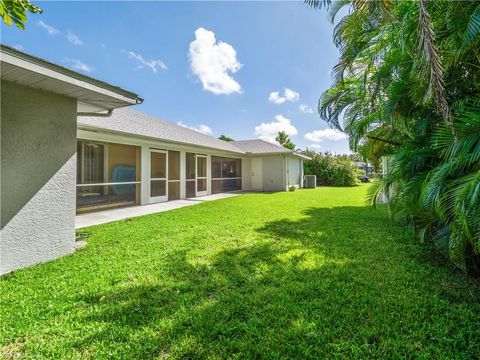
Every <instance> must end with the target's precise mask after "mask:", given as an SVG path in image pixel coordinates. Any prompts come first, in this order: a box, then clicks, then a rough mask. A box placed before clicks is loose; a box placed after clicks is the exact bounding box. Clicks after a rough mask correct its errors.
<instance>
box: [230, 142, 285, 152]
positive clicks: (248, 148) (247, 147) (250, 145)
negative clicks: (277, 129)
mask: <svg viewBox="0 0 480 360" xmlns="http://www.w3.org/2000/svg"><path fill="white" fill-rule="evenodd" d="M232 144H233V145H235V146H236V147H237V148H239V149H240V150H242V151H244V152H246V153H251V154H291V153H293V151H292V150H289V149H286V148H284V147H282V146H280V145H275V144H272V143H269V142H268V141H265V140H261V139H255V140H241V141H233V142H232Z"/></svg>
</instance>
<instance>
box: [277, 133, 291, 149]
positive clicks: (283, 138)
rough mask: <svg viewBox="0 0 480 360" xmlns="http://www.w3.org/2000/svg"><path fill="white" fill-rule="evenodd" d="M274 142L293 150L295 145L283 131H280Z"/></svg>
mask: <svg viewBox="0 0 480 360" xmlns="http://www.w3.org/2000/svg"><path fill="white" fill-rule="evenodd" d="M275 141H276V142H278V143H279V144H280V145H282V146H283V147H284V148H287V149H290V150H295V144H294V143H293V142H292V140H290V138H289V137H288V135H287V134H286V133H285V131H280V132H279V133H278V135H277V137H276V138H275Z"/></svg>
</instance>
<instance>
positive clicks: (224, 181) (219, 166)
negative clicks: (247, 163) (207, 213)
mask: <svg viewBox="0 0 480 360" xmlns="http://www.w3.org/2000/svg"><path fill="white" fill-rule="evenodd" d="M241 189H242V161H241V160H240V159H231V158H224V157H214V156H212V193H213V194H216V193H220V192H225V191H235V190H241Z"/></svg>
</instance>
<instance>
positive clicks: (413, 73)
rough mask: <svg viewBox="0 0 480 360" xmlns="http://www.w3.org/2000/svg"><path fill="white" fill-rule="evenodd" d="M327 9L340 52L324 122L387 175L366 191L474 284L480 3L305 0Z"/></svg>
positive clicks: (478, 262)
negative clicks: (384, 199)
mask: <svg viewBox="0 0 480 360" xmlns="http://www.w3.org/2000/svg"><path fill="white" fill-rule="evenodd" d="M306 2H307V3H308V4H309V5H311V6H313V7H317V8H318V7H328V8H329V10H330V15H331V17H332V19H334V18H335V16H336V14H337V13H338V10H339V9H340V8H341V7H342V6H349V7H350V11H349V12H348V14H347V15H346V16H345V17H343V18H342V19H341V21H339V22H338V23H337V25H336V27H335V30H334V35H333V38H334V42H335V44H336V45H337V46H338V48H339V49H340V57H339V60H338V63H337V64H336V65H335V67H334V68H333V71H332V72H333V79H334V82H333V84H332V86H331V87H330V89H328V90H327V91H325V92H324V93H323V94H322V96H321V98H320V100H319V113H320V116H321V117H322V118H323V119H324V120H326V121H327V122H328V123H329V124H330V125H331V126H332V127H334V128H338V129H341V130H342V131H345V132H347V133H348V134H349V141H350V147H351V148H352V150H354V151H359V152H361V153H362V155H363V156H365V157H366V158H368V159H370V160H371V161H373V160H378V159H379V158H380V157H381V156H385V155H386V156H388V157H389V159H390V160H389V170H388V174H387V175H386V176H385V178H384V179H383V181H379V182H377V183H376V184H375V185H374V187H373V188H372V189H371V192H370V200H371V201H372V202H373V203H374V202H375V201H376V199H377V198H378V195H379V194H381V193H382V192H385V193H387V194H390V195H391V196H390V199H389V207H390V210H391V214H392V217H393V218H394V219H395V220H398V221H402V222H403V223H407V224H409V225H410V226H411V227H412V229H414V230H415V232H416V234H417V236H418V237H419V239H421V240H422V241H432V242H433V243H434V244H435V245H436V246H437V247H438V249H440V250H441V251H442V252H444V253H445V254H446V255H447V256H448V257H449V258H450V259H451V260H452V261H453V262H454V263H455V264H456V265H458V266H459V267H460V268H462V269H463V270H466V271H467V272H469V273H471V274H475V275H480V255H479V254H480V221H479V220H478V219H480V196H479V193H480V100H479V99H480V86H479V84H480V60H479V59H480V58H479V56H478V49H479V48H480V4H479V2H478V1H473V0H470V1H468V0H467V1H461V2H460V1H448V0H437V1H425V0H420V1H410V0H397V1H369V0H351V1H348V0H347V1H338V2H331V3H330V1H323V0H306Z"/></svg>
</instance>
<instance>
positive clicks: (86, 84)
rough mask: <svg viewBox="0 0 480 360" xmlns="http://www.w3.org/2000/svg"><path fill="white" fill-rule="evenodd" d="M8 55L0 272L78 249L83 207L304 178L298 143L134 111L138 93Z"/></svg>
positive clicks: (2, 56) (277, 186) (4, 59)
mask: <svg viewBox="0 0 480 360" xmlns="http://www.w3.org/2000/svg"><path fill="white" fill-rule="evenodd" d="M0 63H1V198H0V200H1V231H0V274H5V273H8V272H10V271H12V270H15V269H19V268H23V267H26V266H30V265H33V264H37V263H40V262H45V261H49V260H52V259H55V258H58V257H60V256H63V255H67V254H70V253H72V252H73V251H74V250H75V216H76V213H81V212H87V211H99V210H103V209H111V208H115V207H124V206H130V205H144V204H152V203H157V202H163V201H172V200H177V199H185V198H193V197H199V196H205V195H209V194H215V193H221V192H229V191H238V190H243V191H286V190H288V189H289V188H290V187H291V186H295V187H302V186H303V160H304V159H305V158H306V157H305V156H303V155H301V154H299V153H296V152H295V151H292V150H289V149H285V148H283V147H281V146H278V145H275V144H271V143H268V142H265V141H262V140H258V139H257V140H248V141H234V142H225V141H222V140H219V139H217V138H214V137H211V136H208V135H204V134H201V133H199V132H196V131H194V130H191V129H188V128H186V127H183V126H179V125H176V124H172V123H169V122H167V121H164V120H160V119H158V118H156V117H153V116H150V115H147V114H144V113H141V112H138V111H134V110H131V109H129V108H127V107H128V106H130V105H135V104H139V103H141V102H142V101H143V100H142V99H141V98H139V97H138V95H136V94H134V93H132V92H129V91H126V90H123V89H121V88H118V87H115V86H112V85H110V84H107V83H105V82H102V81H99V80H96V79H93V78H91V77H88V76H85V75H82V74H79V73H77V72H75V71H72V70H69V69H66V68H64V67H61V66H58V65H56V64H53V63H50V62H48V61H45V60H42V59H39V58H37V57H34V56H31V55H28V54H25V53H23V52H20V51H18V50H15V49H13V48H11V47H8V46H3V45H2V46H1V48H0Z"/></svg>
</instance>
